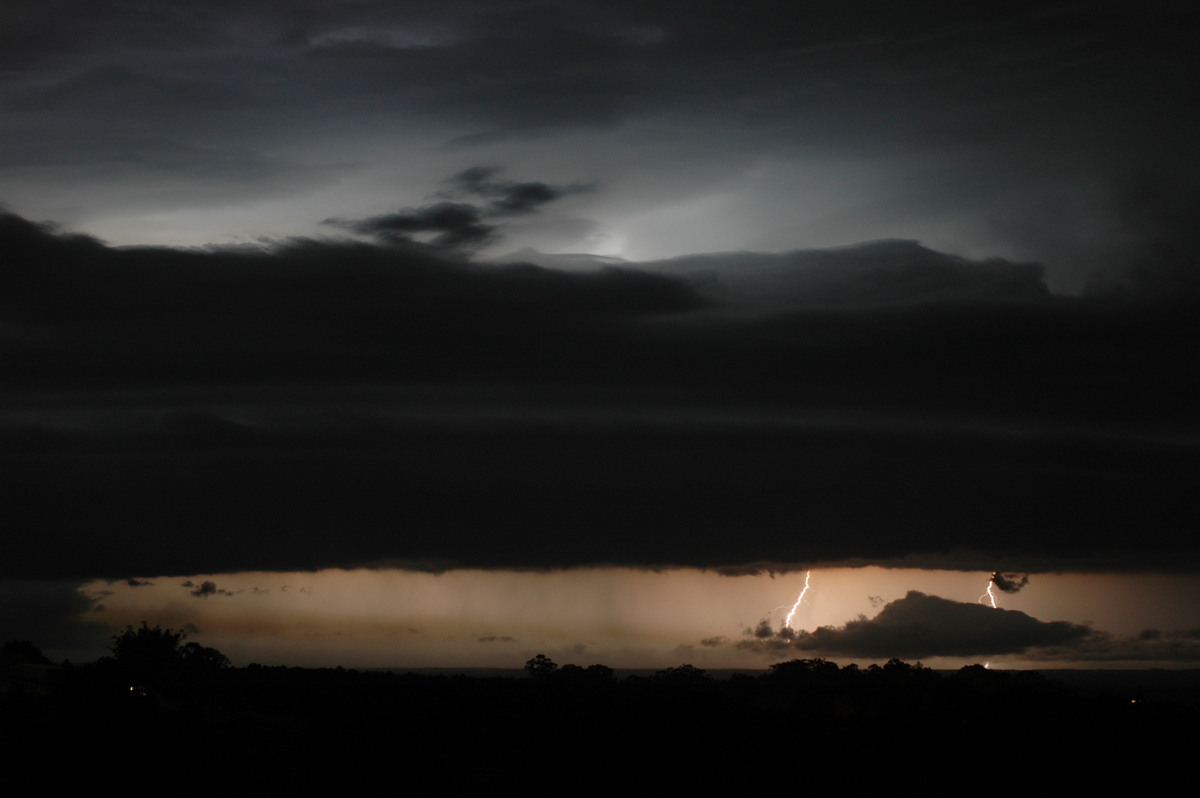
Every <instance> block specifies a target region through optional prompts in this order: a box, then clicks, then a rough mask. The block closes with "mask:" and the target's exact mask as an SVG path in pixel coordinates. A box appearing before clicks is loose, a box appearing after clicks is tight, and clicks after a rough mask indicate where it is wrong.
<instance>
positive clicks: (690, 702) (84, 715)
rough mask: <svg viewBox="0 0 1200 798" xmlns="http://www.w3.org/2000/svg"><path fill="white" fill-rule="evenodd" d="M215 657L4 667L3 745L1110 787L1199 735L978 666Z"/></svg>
mask: <svg viewBox="0 0 1200 798" xmlns="http://www.w3.org/2000/svg"><path fill="white" fill-rule="evenodd" d="M136 631H137V630H132V629H131V630H129V631H128V632H127V633H126V634H127V635H128V634H133V633H135V632H136ZM167 631H169V630H167ZM210 651H211V650H210ZM216 653H218V654H219V652H216ZM193 656H195V655H194V654H193ZM180 662H182V660H181V661H180ZM204 662H206V663H207V664H205V665H199V664H197V662H193V663H192V664H191V665H190V666H187V667H181V668H177V667H174V666H171V667H168V668H167V672H166V674H165V676H164V675H162V674H160V675H158V676H153V677H152V678H151V679H150V680H149V681H150V682H151V684H130V677H131V676H132V675H133V674H134V671H133V670H131V664H130V663H129V662H128V661H127V662H122V661H121V658H120V657H111V658H105V659H103V660H101V661H99V662H97V663H94V664H91V665H86V666H69V665H67V666H47V665H41V664H38V665H33V664H21V665H14V666H10V667H8V668H7V669H6V671H5V675H4V681H3V689H2V692H0V719H2V720H0V723H2V724H3V743H4V747H5V750H7V751H9V752H13V753H15V754H16V759H14V761H15V762H22V761H26V760H25V757H28V756H33V754H34V753H35V752H41V751H47V750H62V749H63V747H64V745H66V743H67V742H68V741H70V740H72V739H79V738H80V736H81V735H85V733H86V730H103V733H102V734H99V735H97V734H88V736H87V739H88V748H89V751H90V752H91V755H93V756H98V757H104V756H128V755H130V754H131V753H135V754H136V756H137V757H138V759H139V761H141V762H144V763H147V764H146V765H145V766H146V767H150V768H154V767H159V766H161V767H163V768H164V769H165V768H168V767H169V766H170V763H172V762H179V761H180V758H181V757H184V758H185V759H186V758H192V759H195V760H196V761H200V762H205V763H210V764H208V765H204V766H203V767H202V768H201V769H200V770H199V771H197V773H196V774H195V778H197V779H199V780H200V781H199V782H197V783H204V782H205V780H206V779H209V778H211V779H212V780H213V783H217V782H218V781H220V778H221V775H222V774H224V778H225V780H226V781H228V780H229V779H231V778H233V777H232V776H230V775H229V774H230V773H233V772H236V773H237V774H238V775H237V779H238V780H239V782H238V783H239V791H240V790H242V789H251V788H264V789H272V788H279V787H282V786H291V787H302V786H307V785H311V784H313V783H315V780H326V779H336V778H344V779H348V780H349V781H350V782H355V781H358V780H362V779H367V778H368V777H370V778H378V777H380V776H383V775H386V774H389V773H391V774H404V778H405V779H406V780H409V782H410V783H413V784H417V783H428V782H431V781H433V782H436V783H438V784H439V785H441V786H443V787H449V788H455V787H467V786H469V787H481V786H486V785H490V784H501V783H525V782H534V781H539V780H543V779H550V780H556V779H561V778H572V779H585V780H586V781H587V782H588V783H603V784H613V785H616V784H620V783H622V782H623V781H625V780H635V781H638V782H639V783H640V782H646V783H648V784H659V785H663V786H666V785H671V784H676V785H683V784H691V785H726V786H736V785H764V786H765V785H769V784H773V783H775V782H776V780H779V781H781V782H783V783H788V782H792V783H795V782H796V780H803V782H804V783H805V784H806V785H808V786H810V787H818V786H821V787H830V786H835V785H837V784H844V785H851V784H853V785H880V784H892V783H895V784H900V783H913V782H916V781H920V782H922V783H927V784H948V783H951V782H955V781H957V780H958V779H985V780H986V779H988V778H993V777H996V774H997V773H998V772H1001V771H1003V770H1004V769H1006V768H1011V767H1013V766H1014V764H1015V763H1018V762H1019V763H1022V764H1021V766H1022V767H1026V766H1028V767H1035V768H1037V769H1039V770H1041V771H1042V772H1043V776H1042V777H1041V778H1043V779H1045V780H1049V781H1050V782H1057V783H1060V784H1068V783H1071V784H1078V783H1085V782H1089V781H1097V780H1105V781H1107V780H1109V779H1121V778H1124V777H1126V776H1129V775H1130V774H1133V773H1136V772H1140V771H1139V770H1138V769H1140V768H1144V767H1146V766H1147V764H1148V763H1153V765H1154V766H1155V767H1156V768H1160V769H1161V768H1168V767H1171V766H1172V764H1173V763H1175V764H1178V763H1181V762H1183V761H1186V760H1185V758H1184V756H1185V754H1186V753H1187V752H1188V751H1189V750H1191V746H1193V745H1194V743H1195V737H1196V735H1195V733H1194V731H1192V724H1193V721H1194V717H1193V715H1194V709H1192V708H1189V707H1187V706H1184V705H1183V704H1177V705H1173V704H1162V703H1158V704H1156V703H1154V702H1149V701H1137V700H1136V698H1137V697H1136V696H1117V695H1108V694H1084V693H1082V692H1079V691H1076V690H1072V689H1068V688H1067V687H1065V686H1063V685H1062V684H1059V683H1057V682H1055V681H1051V680H1048V679H1046V678H1043V677H1042V676H1040V675H1038V674H1037V673H1032V672H1004V671H994V670H987V669H985V668H983V667H981V666H971V667H967V668H963V669H962V670H960V671H958V672H957V673H953V674H950V675H943V674H939V673H938V672H935V671H933V670H930V669H928V668H924V667H922V666H921V665H920V664H917V665H912V664H908V663H904V662H901V661H899V660H892V661H891V662H888V663H887V664H885V665H882V666H874V665H873V666H871V667H867V668H859V667H857V666H854V665H848V666H845V667H838V666H837V665H835V664H833V663H830V662H826V661H823V660H792V661H790V662H782V663H778V664H776V665H773V666H771V668H770V670H769V671H768V672H766V673H765V674H761V675H747V674H736V675H734V676H732V677H730V678H727V679H715V678H712V677H711V676H710V675H709V674H707V673H706V672H705V671H703V670H701V669H699V668H694V667H692V666H690V665H681V666H679V667H675V668H668V669H665V670H662V671H659V672H657V673H656V674H654V675H653V676H649V677H646V676H625V677H617V676H616V675H615V674H614V672H613V671H612V669H610V668H607V667H605V666H603V665H593V666H590V667H580V666H573V665H565V666H562V667H558V666H557V665H555V664H554V663H553V662H552V661H550V660H549V659H548V658H545V661H544V662H536V663H535V660H531V661H530V665H529V666H527V671H528V673H527V676H526V677H468V676H444V675H422V674H411V673H410V674H399V673H391V672H369V671H368V672H360V671H355V670H345V669H342V668H337V669H304V668H289V667H266V666H261V665H250V666H248V667H244V668H232V667H222V663H221V662H220V661H214V658H213V657H212V656H211V655H209V656H208V657H207V658H205V659H204ZM177 664H178V663H177ZM30 668H38V669H41V671H40V675H39V676H33V675H31V674H30V672H29V669H30ZM23 669H24V670H23ZM139 675H140V676H142V677H143V678H144V677H146V676H147V675H148V674H147V672H145V671H143V672H141V673H140V674H139ZM217 763H219V764H217ZM207 768H216V770H208V769H207ZM1102 774H1107V775H1103V776H1102Z"/></svg>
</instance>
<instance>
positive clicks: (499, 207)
mask: <svg viewBox="0 0 1200 798" xmlns="http://www.w3.org/2000/svg"><path fill="white" fill-rule="evenodd" d="M499 174H500V169H499V168H496V167H484V166H475V167H471V168H470V169H466V170H463V171H462V172H459V173H458V174H456V175H455V176H454V177H452V178H451V179H450V180H449V182H450V184H451V186H452V188H451V189H450V190H449V191H447V192H443V196H445V197H449V198H452V199H456V200H460V199H463V198H471V199H475V200H484V201H485V202H484V204H478V203H476V204H473V203H469V202H461V201H455V202H449V201H445V202H437V203H434V204H431V205H422V206H419V207H416V208H405V209H402V210H400V211H397V212H396V213H389V214H382V215H379V216H371V217H369V218H366V219H359V220H345V219H326V220H325V224H329V225H334V226H337V227H343V228H345V229H348V230H352V231H354V232H356V233H362V234H363V235H369V236H374V237H375V238H378V239H380V240H382V241H387V242H391V243H413V242H414V241H421V242H422V243H428V244H430V245H432V246H434V247H438V248H443V249H460V250H469V249H477V248H479V247H483V246H486V245H487V244H490V243H492V242H494V241H496V240H497V239H498V238H499V233H498V230H497V227H496V225H495V224H492V223H490V222H489V221H487V220H491V219H496V218H498V217H505V216H516V215H522V214H530V213H534V212H536V211H537V209H538V208H540V207H541V206H542V205H545V204H546V203H548V202H552V201H553V200H556V199H558V198H559V197H561V196H563V195H564V194H568V193H574V192H578V191H581V190H584V189H583V188H581V187H578V186H574V187H572V186H567V187H555V186H550V185H547V184H546V183H538V182H524V183H519V182H513V181H509V180H499V179H497V178H498V176H499Z"/></svg>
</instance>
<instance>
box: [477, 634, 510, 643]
mask: <svg viewBox="0 0 1200 798" xmlns="http://www.w3.org/2000/svg"><path fill="white" fill-rule="evenodd" d="M478 642H480V643H515V642H517V640H516V638H515V637H509V636H508V635H504V636H498V635H483V636H482V637H480V638H479V639H478Z"/></svg>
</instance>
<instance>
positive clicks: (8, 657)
mask: <svg viewBox="0 0 1200 798" xmlns="http://www.w3.org/2000/svg"><path fill="white" fill-rule="evenodd" d="M49 664H50V660H48V659H46V657H45V656H43V654H42V650H41V649H40V648H38V647H37V646H35V645H34V644H33V643H31V642H29V641H28V640H10V641H8V642H7V643H5V644H4V645H3V646H2V647H0V668H7V667H9V666H10V665H49Z"/></svg>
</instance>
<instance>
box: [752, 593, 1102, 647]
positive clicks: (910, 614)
mask: <svg viewBox="0 0 1200 798" xmlns="http://www.w3.org/2000/svg"><path fill="white" fill-rule="evenodd" d="M762 631H763V630H762V628H761V627H760V628H759V629H757V630H755V631H754V633H753V634H752V635H751V636H750V639H746V640H742V641H740V642H739V643H738V646H739V647H740V648H743V649H747V650H762V651H767V652H770V653H772V654H775V653H777V652H780V651H784V650H795V651H804V652H820V653H823V654H829V655H844V656H852V657H871V658H889V657H899V658H901V659H906V658H908V659H921V658H928V657H975V656H993V655H1001V654H1021V653H1025V652H1026V651H1028V650H1030V649H1035V648H1046V647H1050V646H1064V645H1075V644H1076V643H1077V642H1078V641H1081V640H1083V639H1085V638H1087V637H1088V636H1089V635H1090V634H1092V631H1091V630H1090V629H1089V628H1088V627H1086V626H1080V625H1078V624H1072V623H1067V622H1065V621H1053V622H1045V621H1039V620H1037V619H1036V618H1032V617H1030V616H1029V615H1026V614H1025V613H1023V612H1017V611H1015V610H1004V609H996V608H993V607H987V606H984V605H982V604H971V603H964V602H958V601H951V600H949V599H944V598H941V597H939V596H929V595H926V594H924V593H921V592H918V591H916V590H911V591H909V593H908V595H907V596H905V597H904V598H902V599H898V600H896V601H893V602H890V603H889V604H887V605H886V606H884V608H883V609H882V610H880V611H879V614H878V615H876V616H875V617H874V618H871V619H867V618H861V617H860V618H859V619H858V620H854V621H849V622H848V623H846V625H845V626H840V627H832V626H822V627H819V628H817V629H816V630H814V631H811V632H809V631H804V630H801V631H796V632H792V630H790V629H786V628H785V629H784V630H781V631H780V632H775V633H772V632H771V630H770V629H769V628H767V629H766V631H767V633H768V634H766V635H764V634H762Z"/></svg>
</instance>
